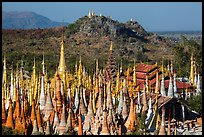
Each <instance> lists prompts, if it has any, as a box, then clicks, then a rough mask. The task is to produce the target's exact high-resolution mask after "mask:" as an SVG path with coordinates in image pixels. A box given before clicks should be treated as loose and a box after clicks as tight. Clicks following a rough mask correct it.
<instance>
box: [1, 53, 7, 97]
mask: <svg viewBox="0 0 204 137" xmlns="http://www.w3.org/2000/svg"><path fill="white" fill-rule="evenodd" d="M3 62H4V67H3V78H2V99H3V98H5V99H7V98H6V84H7V75H6V57H5V56H4V61H3Z"/></svg>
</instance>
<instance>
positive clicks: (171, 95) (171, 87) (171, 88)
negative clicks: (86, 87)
mask: <svg viewBox="0 0 204 137" xmlns="http://www.w3.org/2000/svg"><path fill="white" fill-rule="evenodd" d="M168 96H169V97H173V96H174V90H173V83H172V76H170V80H169V87H168Z"/></svg>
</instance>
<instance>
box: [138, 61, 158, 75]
mask: <svg viewBox="0 0 204 137" xmlns="http://www.w3.org/2000/svg"><path fill="white" fill-rule="evenodd" d="M154 67H155V66H154V65H147V64H144V63H141V64H139V65H137V66H136V71H137V72H145V73H146V72H149V71H150V70H151V69H153V68H154Z"/></svg>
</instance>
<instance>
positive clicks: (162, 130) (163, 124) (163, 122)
mask: <svg viewBox="0 0 204 137" xmlns="http://www.w3.org/2000/svg"><path fill="white" fill-rule="evenodd" d="M159 135H166V130H165V107H164V106H163V107H162V123H161V127H160V130H159Z"/></svg>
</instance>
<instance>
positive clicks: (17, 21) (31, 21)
mask: <svg viewBox="0 0 204 137" xmlns="http://www.w3.org/2000/svg"><path fill="white" fill-rule="evenodd" d="M65 25H68V23H64V22H56V21H52V20H50V19H49V18H47V17H45V16H42V15H40V14H37V13H35V12H31V11H22V12H19V11H11V12H5V11H3V12H2V29H37V28H41V29H43V28H51V27H57V26H65Z"/></svg>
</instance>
